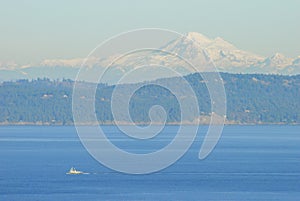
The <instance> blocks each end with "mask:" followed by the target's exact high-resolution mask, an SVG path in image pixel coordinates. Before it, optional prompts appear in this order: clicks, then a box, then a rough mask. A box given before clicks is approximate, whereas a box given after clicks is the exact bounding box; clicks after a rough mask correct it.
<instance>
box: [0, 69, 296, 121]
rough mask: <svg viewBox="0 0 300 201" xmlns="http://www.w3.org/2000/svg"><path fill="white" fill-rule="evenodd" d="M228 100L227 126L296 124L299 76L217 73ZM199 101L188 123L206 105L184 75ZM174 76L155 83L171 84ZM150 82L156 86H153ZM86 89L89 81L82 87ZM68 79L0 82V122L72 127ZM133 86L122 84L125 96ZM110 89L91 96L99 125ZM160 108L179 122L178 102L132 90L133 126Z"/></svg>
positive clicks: (199, 84)
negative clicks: (154, 108) (93, 98)
mask: <svg viewBox="0 0 300 201" xmlns="http://www.w3.org/2000/svg"><path fill="white" fill-rule="evenodd" d="M221 76H222V78H223V80H224V84H225V90H226V96H227V122H228V123H236V124H263V123H266V124H267V123H270V124H299V123H300V75H296V76H282V75H262V74H228V73H221ZM185 78H186V80H187V81H188V82H189V83H190V85H191V86H192V87H193V89H194V91H195V93H196V95H197V98H198V102H199V108H200V111H201V115H200V118H199V116H198V117H194V116H191V117H188V119H186V122H187V123H189V122H190V123H191V124H192V123H195V122H196V121H195V119H197V118H198V121H200V123H208V122H209V115H210V114H211V111H210V110H211V109H210V108H211V101H210V98H209V93H208V91H207V88H206V85H205V83H204V82H203V79H202V78H201V76H200V74H198V73H196V74H191V75H188V76H186V77H185ZM176 79H179V78H166V79H160V80H158V81H156V82H165V83H170V84H171V83H176V82H177V80H176ZM154 83H155V82H154ZM85 84H86V85H87V86H88V85H89V84H88V83H85ZM73 85H74V81H72V80H59V81H58V80H56V81H53V80H49V79H46V78H44V79H37V80H18V81H11V82H3V83H1V84H0V124H2V125H8V124H50V125H52V124H56V125H71V124H73V116H72V90H73ZM130 86H132V85H129V84H128V85H126V84H125V85H123V86H122V87H123V89H124V93H126V89H127V88H129V87H130ZM114 87H115V86H109V85H106V84H99V85H98V88H97V93H96V102H95V106H96V113H97V117H98V121H99V122H100V123H103V124H111V123H112V122H113V116H112V113H111V103H110V100H111V95H112V91H113V89H114ZM153 105H161V106H163V107H164V109H165V111H166V114H167V122H168V123H170V124H172V123H176V122H179V121H180V119H181V114H180V108H179V103H178V101H177V100H176V98H175V96H174V95H173V94H172V93H170V91H168V90H166V89H164V88H162V87H160V86H156V85H155V84H151V85H148V86H144V87H142V88H140V89H139V90H137V91H136V92H135V94H134V95H133V97H132V99H131V101H130V108H129V110H130V114H131V117H132V119H133V121H134V122H136V123H147V122H149V121H150V119H149V115H148V113H149V108H151V107H152V106H153ZM82 123H88V122H82Z"/></svg>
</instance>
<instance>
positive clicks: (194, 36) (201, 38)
mask: <svg viewBox="0 0 300 201" xmlns="http://www.w3.org/2000/svg"><path fill="white" fill-rule="evenodd" d="M186 37H187V38H188V39H190V40H193V41H196V42H199V43H210V42H211V40H210V39H209V38H208V37H206V36H205V35H203V34H201V33H198V32H188V33H187V34H186Z"/></svg>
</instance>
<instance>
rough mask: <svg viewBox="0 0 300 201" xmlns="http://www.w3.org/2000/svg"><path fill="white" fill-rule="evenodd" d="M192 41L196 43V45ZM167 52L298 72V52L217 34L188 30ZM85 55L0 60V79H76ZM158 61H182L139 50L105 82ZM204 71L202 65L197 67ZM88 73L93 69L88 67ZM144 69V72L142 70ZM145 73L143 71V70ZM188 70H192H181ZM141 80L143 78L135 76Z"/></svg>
mask: <svg viewBox="0 0 300 201" xmlns="http://www.w3.org/2000/svg"><path fill="white" fill-rule="evenodd" d="M195 43H196V44H198V46H195ZM160 49H161V50H163V51H166V52H172V53H175V54H180V55H183V56H184V58H187V59H188V60H189V61H193V62H195V63H199V62H201V61H199V60H201V59H202V58H203V50H205V51H206V53H207V54H208V56H209V57H210V59H211V60H212V61H213V62H214V64H215V66H216V67H217V69H218V70H219V71H221V72H229V73H267V74H283V75H295V74H300V56H299V57H297V58H288V57H285V56H284V55H283V54H280V53H276V54H275V55H273V56H270V57H267V58H265V57H263V56H260V55H257V54H254V53H251V52H247V51H244V50H240V49H238V48H237V47H235V46H234V45H233V44H231V43H229V42H227V41H225V40H224V39H222V38H220V37H217V38H215V39H210V38H208V37H206V36H204V35H202V34H200V33H196V32H190V33H187V34H186V37H179V38H177V39H175V40H173V41H169V42H168V43H166V44H165V45H164V46H162V47H161V48H160ZM118 56H119V55H117V54H116V55H112V56H111V57H109V58H103V57H90V58H88V60H87V61H86V63H85V67H89V68H94V69H95V70H97V69H103V68H104V67H106V66H107V65H108V64H110V63H111V62H113V61H114V59H116V58H117V57H118ZM83 60H84V59H81V58H75V59H47V60H44V61H43V62H41V63H40V64H30V65H26V66H18V65H16V64H15V63H2V64H1V63H0V81H5V80H6V81H7V80H16V79H24V78H25V79H26V78H29V79H35V78H38V77H39V78H43V77H48V78H51V79H62V78H67V79H75V77H76V74H77V73H78V70H79V68H80V66H81V64H82V62H83ZM153 63H154V64H157V65H164V66H169V67H172V68H175V69H176V70H178V69H179V67H180V66H181V65H182V61H181V60H179V59H178V58H174V57H170V56H168V55H161V54H158V53H157V52H142V53H138V54H134V55H129V56H128V57H126V58H123V59H120V60H118V61H117V62H115V63H114V64H113V65H112V66H111V69H113V70H112V73H111V75H110V77H108V78H107V82H111V83H114V82H115V80H114V79H115V74H116V75H120V74H124V73H126V72H128V71H129V70H130V69H132V68H134V66H135V65H138V64H153ZM198 70H199V71H205V69H198ZM90 72H91V74H92V73H93V71H90ZM141 73H143V72H141ZM144 73H145V72H144ZM181 73H183V74H188V73H191V72H182V70H181ZM161 77H168V74H167V73H166V74H160V75H159V76H155V75H154V76H153V77H152V78H153V79H157V78H161ZM136 81H143V80H136Z"/></svg>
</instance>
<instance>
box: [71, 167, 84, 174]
mask: <svg viewBox="0 0 300 201" xmlns="http://www.w3.org/2000/svg"><path fill="white" fill-rule="evenodd" d="M67 174H83V172H81V171H78V170H76V169H75V168H74V167H71V169H70V171H69V172H67Z"/></svg>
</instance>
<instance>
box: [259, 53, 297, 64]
mask: <svg viewBox="0 0 300 201" xmlns="http://www.w3.org/2000/svg"><path fill="white" fill-rule="evenodd" d="M292 64H293V59H292V58H288V57H285V56H284V55H283V54H280V53H276V54H274V55H273V56H271V57H268V58H266V59H265V60H264V62H263V63H262V67H275V68H284V67H287V66H289V65H292Z"/></svg>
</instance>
